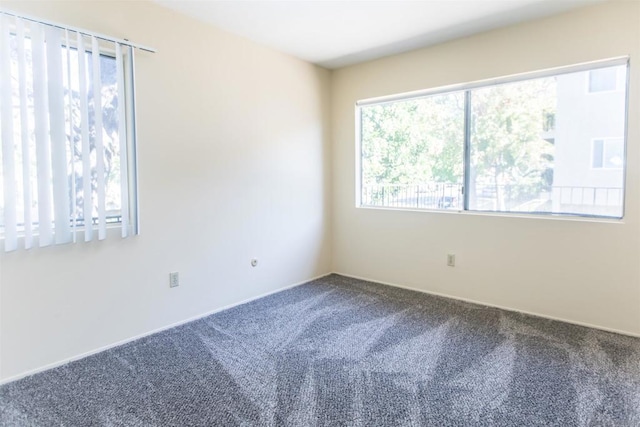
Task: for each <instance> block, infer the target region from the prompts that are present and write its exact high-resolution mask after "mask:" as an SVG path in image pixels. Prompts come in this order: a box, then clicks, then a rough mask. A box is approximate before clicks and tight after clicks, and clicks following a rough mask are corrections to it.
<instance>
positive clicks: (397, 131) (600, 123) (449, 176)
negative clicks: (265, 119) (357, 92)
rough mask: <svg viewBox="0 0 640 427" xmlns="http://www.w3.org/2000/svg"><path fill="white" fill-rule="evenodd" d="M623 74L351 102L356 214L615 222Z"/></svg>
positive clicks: (575, 74) (601, 67)
mask: <svg viewBox="0 0 640 427" xmlns="http://www.w3.org/2000/svg"><path fill="white" fill-rule="evenodd" d="M627 68H628V60H627V59H626V58H621V59H615V60H607V61H602V62H597V63H591V64H581V65H577V66H573V67H567V68H563V69H560V70H553V71H544V72H536V73H531V74H529V75H524V76H522V75H521V76H517V77H508V78H504V79H496V80H492V81H491V82H480V83H471V84H467V85H460V86H456V87H455V88H443V89H435V90H430V91H425V92H419V93H410V94H405V95H396V96H392V97H387V98H382V99H372V100H364V101H360V102H358V105H357V116H358V117H357V119H358V124H359V126H358V142H359V152H360V158H359V172H360V173H359V177H360V179H359V181H360V182H359V189H360V192H359V193H360V194H359V203H358V204H359V206H363V207H392V208H405V209H444V210H456V211H461V210H468V211H484V212H512V213H528V214H558V215H560V214H562V215H578V216H595V217H610V218H622V216H623V213H624V171H625V146H626V144H625V140H626V139H625V136H626V135H625V133H626V117H627Z"/></svg>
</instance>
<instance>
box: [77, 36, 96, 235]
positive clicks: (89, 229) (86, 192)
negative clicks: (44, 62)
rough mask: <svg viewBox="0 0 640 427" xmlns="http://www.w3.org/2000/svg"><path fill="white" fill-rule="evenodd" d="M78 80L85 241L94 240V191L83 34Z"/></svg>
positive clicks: (80, 39)
mask: <svg viewBox="0 0 640 427" xmlns="http://www.w3.org/2000/svg"><path fill="white" fill-rule="evenodd" d="M77 43H78V80H79V85H78V87H79V90H80V132H81V137H82V215H83V217H84V240H85V242H88V241H90V240H91V239H93V191H92V190H91V146H90V144H89V101H88V99H87V97H88V90H87V55H86V52H85V48H84V38H83V37H82V34H80V33H78V34H77Z"/></svg>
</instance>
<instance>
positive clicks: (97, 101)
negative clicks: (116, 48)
mask: <svg viewBox="0 0 640 427" xmlns="http://www.w3.org/2000/svg"><path fill="white" fill-rule="evenodd" d="M91 45H92V47H91V50H92V51H91V58H92V59H93V107H94V114H95V117H94V123H95V127H96V131H95V149H96V176H97V187H98V240H103V239H104V238H105V237H107V222H106V209H105V179H104V141H103V139H102V80H101V75H100V45H99V44H98V39H97V38H96V37H91Z"/></svg>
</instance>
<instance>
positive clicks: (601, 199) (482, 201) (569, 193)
mask: <svg viewBox="0 0 640 427" xmlns="http://www.w3.org/2000/svg"><path fill="white" fill-rule="evenodd" d="M462 190H463V186H462V184H452V183H441V182H433V183H426V184H412V185H406V184H389V185H365V186H363V187H362V194H361V204H362V206H379V207H393V208H415V209H451V210H461V209H463V208H464V196H463V193H462ZM623 197H624V191H623V189H622V188H620V187H572V186H552V187H548V188H543V189H541V190H537V189H536V188H535V187H532V186H530V185H502V186H496V185H478V184H476V186H475V188H474V191H472V194H470V200H469V203H470V209H471V210H479V211H497V212H539V213H576V214H586V215H603V216H621V213H622V204H623Z"/></svg>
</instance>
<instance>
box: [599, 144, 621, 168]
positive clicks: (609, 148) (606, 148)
mask: <svg viewBox="0 0 640 427" xmlns="http://www.w3.org/2000/svg"><path fill="white" fill-rule="evenodd" d="M591 153H592V155H591V166H592V167H593V168H594V169H622V166H623V163H624V142H623V140H622V139H621V138H609V139H594V140H593V142H592V149H591Z"/></svg>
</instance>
